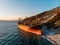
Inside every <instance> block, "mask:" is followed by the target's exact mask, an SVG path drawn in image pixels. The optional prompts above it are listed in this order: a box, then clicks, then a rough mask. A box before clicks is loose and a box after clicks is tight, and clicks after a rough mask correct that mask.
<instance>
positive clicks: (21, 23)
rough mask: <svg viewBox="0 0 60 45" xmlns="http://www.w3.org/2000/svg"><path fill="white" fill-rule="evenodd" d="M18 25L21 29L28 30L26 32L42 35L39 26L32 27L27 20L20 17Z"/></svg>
mask: <svg viewBox="0 0 60 45" xmlns="http://www.w3.org/2000/svg"><path fill="white" fill-rule="evenodd" d="M17 25H18V28H19V29H20V30H23V31H26V32H28V33H32V34H37V35H40V36H41V35H42V31H41V30H40V29H39V28H38V29H36V28H31V26H30V25H28V24H26V22H24V21H23V20H21V19H20V18H19V21H18V24H17Z"/></svg>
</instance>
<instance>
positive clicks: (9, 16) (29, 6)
mask: <svg viewBox="0 0 60 45" xmlns="http://www.w3.org/2000/svg"><path fill="white" fill-rule="evenodd" d="M57 6H60V0H0V20H16V19H17V18H18V17H22V18H25V17H26V16H28V17H30V16H34V15H36V14H39V13H41V12H44V11H47V10H51V9H53V8H56V7H57Z"/></svg>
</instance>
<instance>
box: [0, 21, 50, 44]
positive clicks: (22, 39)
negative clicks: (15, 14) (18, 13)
mask: <svg viewBox="0 0 60 45" xmlns="http://www.w3.org/2000/svg"><path fill="white" fill-rule="evenodd" d="M0 45H51V43H50V42H49V41H48V40H46V39H44V38H41V36H40V35H35V34H31V33H27V32H25V31H23V30H20V29H18V27H17V21H0Z"/></svg>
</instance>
